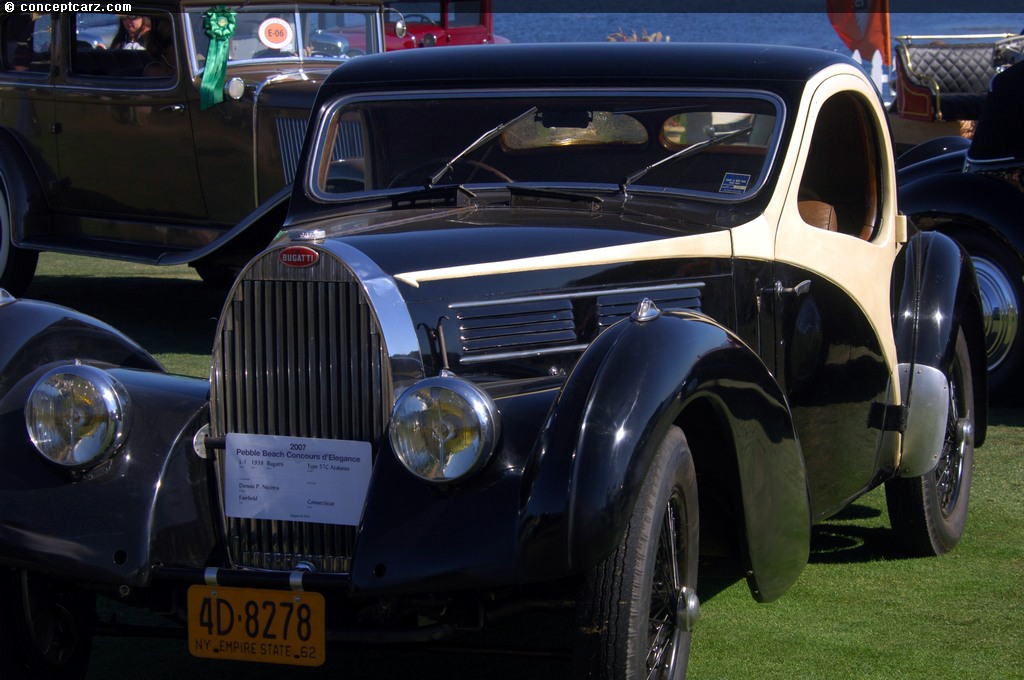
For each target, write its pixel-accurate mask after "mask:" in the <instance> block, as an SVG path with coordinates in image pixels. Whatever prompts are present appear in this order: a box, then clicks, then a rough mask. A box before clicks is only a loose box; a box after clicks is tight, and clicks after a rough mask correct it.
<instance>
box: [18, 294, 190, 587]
mask: <svg viewBox="0 0 1024 680" xmlns="http://www.w3.org/2000/svg"><path fill="white" fill-rule="evenodd" d="M75 363H85V364H92V365H95V366H97V367H100V368H103V369H104V370H107V371H108V372H110V373H111V374H112V375H114V376H115V378H116V379H118V380H119V381H120V382H121V384H122V385H124V386H125V388H126V390H127V393H128V395H129V400H130V402H131V410H132V421H133V423H134V427H131V428H130V430H129V433H128V437H127V439H126V441H125V442H124V444H123V446H122V448H121V449H119V451H118V452H117V454H115V456H114V457H112V458H111V459H110V460H109V461H107V462H105V463H103V464H101V465H99V466H97V467H95V468H92V469H88V470H77V471H68V470H65V469H62V468H60V467H58V466H56V465H54V464H52V463H50V462H49V461H46V460H44V459H43V458H42V456H41V455H39V453H38V452H37V451H36V450H35V447H34V445H33V444H32V442H31V440H30V439H29V436H28V431H27V429H26V425H25V415H24V407H25V403H26V399H27V398H28V395H29V393H30V391H31V389H32V387H33V386H34V385H35V383H36V382H37V381H38V380H39V378H40V377H42V376H43V375H44V374H45V373H46V372H47V371H49V370H50V369H52V368H57V367H60V366H64V365H68V364H75ZM208 394H209V384H208V383H207V381H205V380H198V379H194V378H183V377H180V376H173V375H169V374H167V373H166V372H165V371H164V369H163V367H162V366H161V365H160V364H159V362H157V361H156V360H155V359H154V358H153V357H151V356H150V355H149V354H147V353H146V352H145V351H144V350H143V349H142V348H141V347H139V346H138V345H137V344H136V343H135V342H133V341H132V340H131V339H129V338H128V337H127V336H125V335H123V334H121V333H119V332H118V331H116V330H114V329H113V328H112V327H110V326H108V325H107V324H104V323H102V322H100V321H98V320H96V319H93V318H91V317H88V316H86V315H84V314H79V313H77V312H74V311H72V310H70V309H67V308H64V307H60V306H58V305H53V304H50V303H46V302H39V301H35V300H13V301H8V302H6V303H4V304H2V305H0V440H2V441H3V442H4V446H3V447H0V466H2V467H3V469H4V470H6V472H5V474H4V475H3V476H2V479H0V516H2V517H4V518H7V519H6V520H4V522H3V523H2V524H0V562H2V563H3V564H7V565H11V566H22V567H28V568H33V569H37V570H40V571H45V572H49V573H61V574H64V575H67V576H70V577H86V578H90V579H94V580H96V581H99V582H105V583H127V584H139V583H141V582H143V581H144V580H145V579H146V578H148V571H147V570H148V565H149V564H151V562H152V560H151V549H152V550H153V551H155V552H156V553H160V552H161V551H168V550H173V551H174V553H175V555H176V559H179V560H180V559H181V558H182V556H183V555H182V553H184V554H185V555H188V554H192V553H193V552H195V551H196V550H200V551H201V550H203V549H204V547H205V546H207V543H208V542H204V541H203V540H199V538H198V537H199V536H200V535H201V534H202V527H204V526H207V527H208V526H209V525H210V518H209V512H208V511H205V512H201V511H200V509H199V504H201V503H202V502H203V501H202V499H203V498H206V497H207V496H208V494H207V493H206V489H205V485H206V483H207V482H206V475H205V472H204V471H203V470H202V469H200V468H201V463H197V462H196V461H192V460H190V458H189V456H190V455H191V458H196V456H195V455H194V454H190V452H191V450H192V440H191V436H192V434H194V431H195V430H196V429H198V427H200V425H201V422H205V421H206V420H207V419H208V418H206V417H205V416H204V415H202V414H205V412H206V408H207V407H206V404H207V401H208ZM190 432H191V433H192V434H189V433H190ZM182 433H185V434H182ZM182 465H186V466H191V467H190V469H188V470H187V471H186V472H185V473H183V472H182V468H181V466H182ZM197 465H198V466H199V467H197ZM172 467H173V468H174V472H173V473H171V472H169V470H170V469H171V468H172ZM192 468H195V469H192ZM165 480H189V485H193V486H194V485H197V484H202V485H203V489H202V493H193V491H194V489H191V488H189V489H186V490H184V491H183V490H182V488H181V486H180V485H175V484H173V483H165ZM186 486H188V485H186ZM97 517H101V518H108V519H109V518H116V517H123V518H126V519H128V518H130V519H131V520H132V521H123V522H110V523H108V524H107V525H105V526H103V527H99V526H97V524H96V519H95V518H97ZM89 518H92V519H89ZM200 518H201V519H200ZM186 524H187V525H188V528H187V529H181V528H180V527H181V526H183V525H186ZM208 533H209V532H208V531H206V534H208ZM179 534H184V535H186V536H187V539H185V540H182V537H179ZM58 536H59V537H60V538H59V539H58V538H56V537H58Z"/></svg>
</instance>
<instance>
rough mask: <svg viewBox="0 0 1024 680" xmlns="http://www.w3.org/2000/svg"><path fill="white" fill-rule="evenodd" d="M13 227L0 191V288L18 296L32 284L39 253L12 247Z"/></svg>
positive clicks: (3, 196)
mask: <svg viewBox="0 0 1024 680" xmlns="http://www.w3.org/2000/svg"><path fill="white" fill-rule="evenodd" d="M13 226H14V225H13V221H12V219H11V211H10V208H9V206H8V205H7V197H6V196H5V195H4V193H3V191H0V288H3V289H5V290H6V291H7V292H8V293H10V294H11V295H14V296H20V295H23V294H24V293H25V290H26V289H27V288H28V284H30V283H32V277H33V276H35V273H36V264H37V263H38V261H39V253H37V252H36V251H34V250H25V249H24V248H17V247H15V246H14V244H13V243H12V242H11V238H12V234H13V233H14V230H13Z"/></svg>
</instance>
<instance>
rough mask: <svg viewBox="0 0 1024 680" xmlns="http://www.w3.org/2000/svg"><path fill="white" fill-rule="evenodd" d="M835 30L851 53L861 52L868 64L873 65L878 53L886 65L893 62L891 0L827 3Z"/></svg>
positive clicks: (847, 0)
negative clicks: (890, 23)
mask: <svg viewBox="0 0 1024 680" xmlns="http://www.w3.org/2000/svg"><path fill="white" fill-rule="evenodd" d="M827 3H828V18H829V20H830V21H831V22H832V28H834V29H836V33H838V34H839V37H840V38H842V40H843V42H844V43H846V46H847V47H849V48H850V49H851V50H859V51H860V57H861V59H862V60H863V61H864V62H867V63H871V59H872V58H873V57H874V56H875V52H879V53H881V55H882V63H883V64H884V65H886V66H889V65H890V64H891V63H892V46H891V42H892V38H891V37H890V36H889V0H827Z"/></svg>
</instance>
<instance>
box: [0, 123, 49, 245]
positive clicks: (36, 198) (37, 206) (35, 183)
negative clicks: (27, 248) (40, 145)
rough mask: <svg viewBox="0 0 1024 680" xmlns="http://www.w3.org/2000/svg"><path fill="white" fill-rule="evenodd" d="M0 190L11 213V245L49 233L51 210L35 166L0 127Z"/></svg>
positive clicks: (14, 140)
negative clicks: (35, 235) (36, 235)
mask: <svg viewBox="0 0 1024 680" xmlns="http://www.w3.org/2000/svg"><path fill="white" fill-rule="evenodd" d="M0 190H2V191H3V192H4V196H5V198H6V199H7V208H8V210H10V213H11V230H12V232H13V233H12V241H13V242H14V245H20V244H21V243H22V241H24V240H25V239H26V238H28V237H30V236H32V235H34V234H39V233H46V232H47V231H48V230H49V226H50V208H49V205H48V204H47V202H46V196H45V193H44V191H43V185H42V182H41V180H40V178H39V177H38V175H37V174H36V166H35V165H34V164H33V163H31V162H30V161H29V158H28V157H27V156H26V155H25V149H24V147H23V146H22V145H21V144H20V143H18V140H17V139H16V137H15V136H14V134H13V133H12V132H11V131H10V130H9V129H7V128H3V127H0Z"/></svg>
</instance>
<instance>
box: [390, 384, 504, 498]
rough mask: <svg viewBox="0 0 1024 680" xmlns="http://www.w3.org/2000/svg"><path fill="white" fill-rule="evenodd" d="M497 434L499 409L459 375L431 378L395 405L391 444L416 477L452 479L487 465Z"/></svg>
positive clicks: (433, 480)
mask: <svg viewBox="0 0 1024 680" xmlns="http://www.w3.org/2000/svg"><path fill="white" fill-rule="evenodd" d="M499 432H500V421H499V420H498V409H497V407H496V406H495V405H494V401H493V400H491V398H490V397H489V396H488V395H487V394H486V393H485V392H483V391H482V390H480V389H479V388H478V387H476V386H475V385H473V384H472V383H468V382H466V381H464V380H460V379H458V378H451V377H439V378H428V379H426V380H423V381H420V382H419V383H417V384H416V385H413V386H412V387H411V388H409V389H408V390H407V391H406V392H405V394H403V395H402V396H401V397H400V398H399V400H398V403H397V404H395V410H394V413H393V415H392V417H391V429H390V437H391V448H392V449H393V450H394V452H395V454H396V455H397V456H398V459H399V460H400V461H402V464H403V465H405V467H406V468H408V470H409V471H410V472H412V473H413V474H414V475H416V476H417V477H420V478H422V479H425V480H427V481H430V482H438V483H444V482H452V481H455V480H457V479H461V478H464V477H466V476H468V475H471V474H473V473H474V472H476V471H477V470H479V469H480V468H482V467H483V466H484V464H486V463H487V461H488V459H490V457H491V454H492V453H493V452H494V447H495V445H496V443H497V441H498V435H499Z"/></svg>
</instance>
